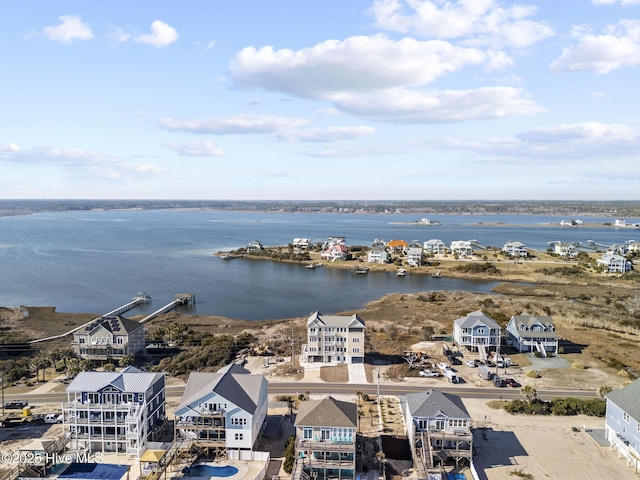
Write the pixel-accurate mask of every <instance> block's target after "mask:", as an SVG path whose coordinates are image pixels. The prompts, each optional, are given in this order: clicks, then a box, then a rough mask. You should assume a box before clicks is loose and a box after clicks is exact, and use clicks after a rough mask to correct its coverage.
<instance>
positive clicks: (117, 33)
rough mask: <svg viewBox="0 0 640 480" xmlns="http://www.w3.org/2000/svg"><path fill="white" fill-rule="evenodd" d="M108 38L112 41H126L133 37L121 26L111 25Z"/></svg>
mask: <svg viewBox="0 0 640 480" xmlns="http://www.w3.org/2000/svg"><path fill="white" fill-rule="evenodd" d="M107 38H108V39H109V41H110V42H111V43H124V42H128V41H129V40H130V39H131V34H130V33H126V32H125V31H124V30H123V29H122V28H120V27H111V31H110V32H109V33H108V34H107Z"/></svg>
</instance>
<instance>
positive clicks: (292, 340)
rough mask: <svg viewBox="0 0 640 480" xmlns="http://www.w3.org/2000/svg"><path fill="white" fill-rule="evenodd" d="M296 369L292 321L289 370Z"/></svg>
mask: <svg viewBox="0 0 640 480" xmlns="http://www.w3.org/2000/svg"><path fill="white" fill-rule="evenodd" d="M295 368H296V349H295V337H294V336H293V321H292V322H291V369H292V370H295Z"/></svg>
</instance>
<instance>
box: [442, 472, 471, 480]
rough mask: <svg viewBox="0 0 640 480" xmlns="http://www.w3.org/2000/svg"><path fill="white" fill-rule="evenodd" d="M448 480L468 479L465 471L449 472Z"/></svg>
mask: <svg viewBox="0 0 640 480" xmlns="http://www.w3.org/2000/svg"><path fill="white" fill-rule="evenodd" d="M447 479H448V480H466V479H467V477H465V475H464V473H447Z"/></svg>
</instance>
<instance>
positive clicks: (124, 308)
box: [29, 292, 151, 343]
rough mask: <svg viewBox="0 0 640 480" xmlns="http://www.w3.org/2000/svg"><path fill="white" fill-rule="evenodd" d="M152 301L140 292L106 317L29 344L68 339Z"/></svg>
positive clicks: (106, 314)
mask: <svg viewBox="0 0 640 480" xmlns="http://www.w3.org/2000/svg"><path fill="white" fill-rule="evenodd" d="M150 301H151V297H150V296H149V295H147V294H146V293H145V292H139V293H138V294H136V296H135V297H133V299H132V300H131V301H130V302H129V303H127V304H125V305H122V306H121V307H118V308H116V309H115V310H111V311H110V312H108V313H105V314H104V315H101V316H99V317H97V318H94V319H93V320H90V321H88V322H87V323H84V324H82V325H80V326H79V327H75V328H73V329H71V330H69V331H68V332H65V333H61V334H60V335H54V336H52V337H45V338H38V339H36V340H31V341H30V342H29V343H40V342H46V341H49V340H56V339H58V338H63V337H66V336H67V335H71V334H72V333H73V332H75V331H77V330H80V329H81V328H84V327H86V326H87V325H91V324H92V323H93V322H95V321H96V320H102V319H103V318H105V317H113V316H114V315H120V314H121V313H124V312H127V311H129V310H132V309H134V308H136V307H137V306H138V305H142V304H143V303H149V302H150Z"/></svg>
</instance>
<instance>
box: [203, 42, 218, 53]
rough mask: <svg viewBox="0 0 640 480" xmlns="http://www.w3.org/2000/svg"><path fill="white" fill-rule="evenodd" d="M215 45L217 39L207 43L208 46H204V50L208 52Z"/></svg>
mask: <svg viewBox="0 0 640 480" xmlns="http://www.w3.org/2000/svg"><path fill="white" fill-rule="evenodd" d="M215 46H216V41H215V40H211V41H210V42H209V43H207V46H206V47H204V51H205V52H208V51H209V50H212V49H213V48H214V47H215Z"/></svg>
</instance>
